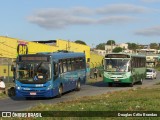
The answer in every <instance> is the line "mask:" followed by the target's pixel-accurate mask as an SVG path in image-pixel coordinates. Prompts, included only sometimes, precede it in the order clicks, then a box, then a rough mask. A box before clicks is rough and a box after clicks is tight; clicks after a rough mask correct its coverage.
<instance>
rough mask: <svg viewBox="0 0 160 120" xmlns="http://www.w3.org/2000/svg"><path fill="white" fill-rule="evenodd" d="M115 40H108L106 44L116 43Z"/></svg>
mask: <svg viewBox="0 0 160 120" xmlns="http://www.w3.org/2000/svg"><path fill="white" fill-rule="evenodd" d="M115 44H116V43H115V41H114V40H108V41H107V43H106V45H115Z"/></svg>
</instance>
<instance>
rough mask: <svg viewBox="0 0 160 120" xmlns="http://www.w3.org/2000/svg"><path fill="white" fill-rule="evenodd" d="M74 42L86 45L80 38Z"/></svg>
mask: <svg viewBox="0 0 160 120" xmlns="http://www.w3.org/2000/svg"><path fill="white" fill-rule="evenodd" d="M75 43H79V44H83V45H87V44H86V43H85V42H84V41H82V40H76V41H75Z"/></svg>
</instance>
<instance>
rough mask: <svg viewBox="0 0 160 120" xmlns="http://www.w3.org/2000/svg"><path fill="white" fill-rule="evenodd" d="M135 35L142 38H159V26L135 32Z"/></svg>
mask: <svg viewBox="0 0 160 120" xmlns="http://www.w3.org/2000/svg"><path fill="white" fill-rule="evenodd" d="M135 34H136V35H142V36H160V26H154V27H150V28H146V29H141V30H137V31H136V32H135Z"/></svg>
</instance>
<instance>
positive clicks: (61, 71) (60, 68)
mask: <svg viewBox="0 0 160 120" xmlns="http://www.w3.org/2000/svg"><path fill="white" fill-rule="evenodd" d="M59 73H60V74H61V73H63V63H62V60H60V61H59Z"/></svg>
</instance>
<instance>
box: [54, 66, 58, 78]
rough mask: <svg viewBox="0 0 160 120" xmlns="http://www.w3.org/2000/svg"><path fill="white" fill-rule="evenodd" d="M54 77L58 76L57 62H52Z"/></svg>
mask: <svg viewBox="0 0 160 120" xmlns="http://www.w3.org/2000/svg"><path fill="white" fill-rule="evenodd" d="M53 65H54V71H53V72H54V78H57V77H58V64H57V63H54V64H53Z"/></svg>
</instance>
